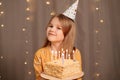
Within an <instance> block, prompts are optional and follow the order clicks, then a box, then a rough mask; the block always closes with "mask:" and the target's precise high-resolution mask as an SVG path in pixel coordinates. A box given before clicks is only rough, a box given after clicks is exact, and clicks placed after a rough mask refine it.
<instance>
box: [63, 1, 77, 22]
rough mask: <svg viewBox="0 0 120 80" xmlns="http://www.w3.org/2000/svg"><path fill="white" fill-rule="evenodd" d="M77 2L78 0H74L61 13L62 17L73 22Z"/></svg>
mask: <svg viewBox="0 0 120 80" xmlns="http://www.w3.org/2000/svg"><path fill="white" fill-rule="evenodd" d="M78 2H79V0H76V1H75V2H74V3H73V4H72V5H71V6H70V7H69V8H68V9H67V10H66V11H65V12H64V13H63V15H65V16H67V17H69V18H71V19H72V20H75V17H76V12H77V6H78Z"/></svg>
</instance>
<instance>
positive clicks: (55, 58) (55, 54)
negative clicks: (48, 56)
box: [55, 51, 57, 60]
mask: <svg viewBox="0 0 120 80" xmlns="http://www.w3.org/2000/svg"><path fill="white" fill-rule="evenodd" d="M56 59H57V51H55V60H56Z"/></svg>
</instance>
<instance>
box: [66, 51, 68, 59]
mask: <svg viewBox="0 0 120 80" xmlns="http://www.w3.org/2000/svg"><path fill="white" fill-rule="evenodd" d="M67 58H68V49H66V59H67Z"/></svg>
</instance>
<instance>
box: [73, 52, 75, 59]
mask: <svg viewBox="0 0 120 80" xmlns="http://www.w3.org/2000/svg"><path fill="white" fill-rule="evenodd" d="M73 60H74V61H75V51H74V50H73Z"/></svg>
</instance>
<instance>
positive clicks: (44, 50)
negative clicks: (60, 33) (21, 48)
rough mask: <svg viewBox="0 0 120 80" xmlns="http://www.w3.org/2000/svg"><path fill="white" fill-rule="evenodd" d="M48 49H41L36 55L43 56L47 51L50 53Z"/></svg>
mask: <svg viewBox="0 0 120 80" xmlns="http://www.w3.org/2000/svg"><path fill="white" fill-rule="evenodd" d="M48 50H49V49H48V47H43V48H40V49H38V50H37V51H36V53H35V55H41V54H44V53H45V52H46V51H48Z"/></svg>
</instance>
